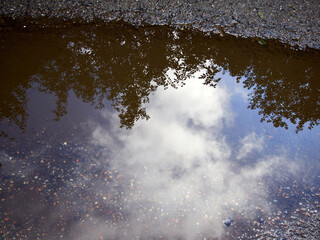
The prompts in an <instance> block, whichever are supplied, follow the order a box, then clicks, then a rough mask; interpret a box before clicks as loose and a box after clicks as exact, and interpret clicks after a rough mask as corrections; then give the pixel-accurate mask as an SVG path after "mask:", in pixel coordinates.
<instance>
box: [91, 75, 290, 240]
mask: <svg viewBox="0 0 320 240" xmlns="http://www.w3.org/2000/svg"><path fill="white" fill-rule="evenodd" d="M147 109H148V113H149V114H150V116H151V119H150V120H148V121H147V122H145V121H139V122H137V123H136V125H135V126H134V128H133V129H132V130H131V131H130V132H127V131H125V130H119V129H118V126H117V125H116V124H115V126H114V128H113V129H104V128H101V127H97V128H96V130H95V132H94V134H93V137H94V139H95V140H96V141H98V142H99V143H100V144H102V145H104V146H105V147H106V148H110V149H112V150H113V152H116V154H113V156H115V157H114V159H113V160H112V167H113V168H115V169H118V170H119V172H121V174H122V175H123V176H124V177H123V178H122V179H121V181H120V180H119V183H118V184H120V185H121V186H123V188H124V192H123V199H125V201H124V202H123V208H124V209H125V210H126V211H127V212H128V215H129V216H130V217H129V218H128V219H127V220H126V221H124V222H123V223H118V227H119V229H127V230H126V231H129V232H130V235H127V236H125V235H123V231H124V230H121V231H120V230H119V232H118V233H117V234H118V236H119V237H121V239H132V238H133V236H138V235H144V237H145V238H150V237H151V236H160V235H166V236H167V237H168V238H169V239H172V238H174V237H175V236H180V237H185V238H186V239H199V234H201V233H208V234H210V235H212V236H221V234H223V232H224V229H225V226H224V225H223V219H225V218H226V217H236V216H237V215H241V217H244V218H245V217H251V216H254V212H255V211H256V208H255V207H256V206H260V207H263V208H265V211H268V207H269V205H268V203H267V193H266V191H265V189H264V186H263V185H261V184H259V180H260V179H261V178H262V177H263V176H268V175H270V174H274V171H275V167H276V166H279V165H281V164H283V161H286V160H285V158H282V157H273V156H270V157H266V158H265V159H261V161H259V162H258V163H257V164H255V165H254V166H251V167H243V168H242V169H240V170H239V171H238V172H237V173H234V172H232V161H233V160H232V159H231V156H232V154H231V153H232V151H233V149H231V146H230V145H229V144H228V142H227V141H226V140H225V138H224V136H223V135H222V134H221V129H222V128H223V127H224V126H225V124H226V123H228V124H230V123H232V114H231V113H230V104H229V95H228V91H227V89H225V88H219V87H218V88H216V89H213V88H209V87H207V86H204V85H202V84H201V82H199V81H197V80H190V81H189V82H187V84H186V86H185V87H183V88H182V89H179V90H178V91H177V90H176V89H169V90H166V91H161V90H159V91H158V92H157V93H156V94H155V95H154V97H153V98H152V99H151V101H150V105H149V106H148V108H147ZM108 114H110V113H108ZM108 119H110V117H108ZM115 121H117V120H115ZM115 132H116V134H115ZM114 136H118V137H117V138H115V137H114ZM263 141H264V140H263V138H262V137H258V136H257V135H256V134H255V133H251V134H248V135H247V136H246V137H244V138H243V139H241V140H240V143H241V145H242V146H241V148H240V150H239V153H238V154H237V158H238V159H240V158H244V157H246V156H247V155H248V154H250V153H251V152H252V151H262V149H263ZM119 142H121V144H119ZM130 186H131V187H130ZM168 224H169V225H168ZM128 226H132V228H130V227H128ZM168 226H169V227H168ZM120 232H122V233H120ZM105 234H106V235H108V231H105Z"/></svg>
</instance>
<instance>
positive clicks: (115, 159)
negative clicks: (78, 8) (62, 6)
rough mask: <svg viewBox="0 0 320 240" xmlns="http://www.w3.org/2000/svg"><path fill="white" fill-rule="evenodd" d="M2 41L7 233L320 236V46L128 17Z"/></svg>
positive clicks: (10, 35)
mask: <svg viewBox="0 0 320 240" xmlns="http://www.w3.org/2000/svg"><path fill="white" fill-rule="evenodd" d="M0 39H1V50H0V51H1V54H0V63H1V64H0V71H1V78H2V80H1V83H2V87H1V89H0V113H1V115H0V127H1V136H0V139H1V144H0V162H1V168H0V177H1V182H0V201H1V204H0V216H1V219H0V222H1V225H0V234H1V235H0V236H1V238H2V239H71V240H73V239H319V237H320V232H319V229H320V228H319V226H320V216H319V211H320V204H319V202H320V162H319V159H320V158H319V156H320V146H319V145H320V143H319V136H320V131H319V130H320V129H319V126H318V124H319V119H320V115H319V113H320V111H319V89H320V86H319V76H320V72H319V71H320V69H319V67H318V66H319V65H320V55H319V52H318V51H316V50H309V51H293V50H291V49H290V48H289V47H287V46H283V45H281V44H279V43H277V42H276V41H275V42H272V41H271V42H270V43H269V44H267V45H261V43H259V42H258V41H257V40H256V39H238V38H235V37H231V36H229V37H220V36H216V35H210V34H205V33H203V32H200V31H190V30H184V29H177V28H171V27H167V26H162V27H160V26H144V27H133V26H131V25H128V24H126V23H124V22H116V23H111V24H108V25H104V24H89V25H81V26H74V25H69V26H65V27H64V28H57V29H54V28H50V29H48V28H44V29H41V28H37V27H34V28H33V29H31V28H30V29H26V28H22V29H5V30H3V31H1V32H0ZM195 43H197V44H195ZM200 43H201V44H200Z"/></svg>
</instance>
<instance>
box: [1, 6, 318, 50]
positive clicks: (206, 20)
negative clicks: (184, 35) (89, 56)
mask: <svg viewBox="0 0 320 240" xmlns="http://www.w3.org/2000/svg"><path fill="white" fill-rule="evenodd" d="M0 16H2V17H1V19H0V26H3V25H4V24H7V23H8V22H11V21H20V22H21V20H22V21H23V22H24V21H25V18H26V17H27V18H31V19H32V20H34V19H37V20H39V18H42V19H50V20H52V19H53V21H56V20H57V19H59V20H63V21H70V20H71V21H73V22H94V21H104V22H110V21H112V20H124V21H126V22H129V23H132V24H135V25H140V24H142V23H147V24H153V25H167V24H169V25H183V26H185V25H186V26H188V27H192V28H197V29H200V30H201V31H210V32H214V33H218V34H231V35H235V36H241V37H258V38H262V39H279V40H280V41H281V42H284V43H289V44H290V45H292V46H298V47H299V48H306V47H309V48H315V49H320V4H319V0H283V1H276V0H266V1H262V0H246V1H244V0H242V1H225V0H215V1H212V0H211V1H210V0H180V1H179V0H178V1H173V0H162V1H158V0H136V1H129V0H113V1H107V0H78V1H76V0H51V1H49V0H45V1H44V0H28V1H27V0H2V1H1V2H0Z"/></svg>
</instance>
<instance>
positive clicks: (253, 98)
mask: <svg viewBox="0 0 320 240" xmlns="http://www.w3.org/2000/svg"><path fill="white" fill-rule="evenodd" d="M1 34H2V37H1V39H2V45H3V46H2V50H1V51H2V53H1V75H2V79H3V80H2V86H4V87H2V90H1V101H0V104H1V120H2V121H3V120H5V119H6V120H8V121H10V122H12V123H15V124H16V125H18V126H20V128H22V129H24V128H25V125H26V119H27V116H28V113H27V110H26V108H27V92H26V91H27V89H28V88H30V87H32V86H35V85H36V86H38V89H39V90H40V91H42V92H46V93H52V94H54V95H56V96H57V98H58V99H57V103H56V104H57V106H56V109H55V114H56V119H57V120H58V119H59V118H60V117H62V116H64V115H65V114H66V111H67V110H66V108H67V98H68V95H69V93H70V91H73V92H74V93H75V94H76V96H77V97H78V98H80V99H82V100H83V101H84V102H88V103H91V104H92V105H93V106H95V107H96V108H99V109H101V108H103V100H104V99H108V100H111V101H112V104H113V107H114V108H115V109H116V110H117V111H118V112H119V117H120V120H121V125H122V126H125V127H127V128H131V127H132V126H133V124H134V122H135V121H136V120H138V119H139V118H146V119H147V118H148V114H147V112H146V109H145V107H144V104H145V103H147V102H148V100H149V95H150V94H151V93H152V92H154V91H155V90H156V89H157V88H158V87H159V86H164V87H168V86H173V87H178V86H183V84H184V83H183V81H184V80H185V79H187V78H188V77H189V76H190V75H191V74H193V73H194V72H195V71H196V70H197V69H201V68H206V70H207V71H206V72H205V74H204V76H202V77H203V78H204V82H205V84H208V85H212V86H215V85H216V83H217V82H218V81H219V79H218V78H216V77H215V76H216V74H217V72H219V71H222V70H223V71H225V70H228V71H229V72H230V74H231V75H232V76H237V77H238V79H239V81H241V80H243V82H244V87H245V88H248V89H251V95H250V98H249V108H251V109H259V114H261V115H262V120H267V121H270V122H273V124H274V126H276V127H278V126H282V127H286V128H287V127H288V124H287V120H289V121H290V122H292V123H293V124H296V128H297V131H299V130H302V129H303V127H304V125H305V124H307V125H308V127H309V128H312V127H314V126H315V125H318V124H319V112H320V111H319V81H318V78H319V75H320V72H319V71H320V70H319V67H318V66H319V64H320V60H319V53H318V52H316V53H303V52H302V53H301V52H298V53H295V52H293V51H290V50H285V49H280V50H279V49H270V48H269V49H268V48H265V47H262V46H259V45H258V44H256V43H251V42H250V41H248V40H235V39H233V38H230V39H219V38H217V37H211V38H209V37H206V36H204V35H203V34H202V33H199V32H192V33H190V32H188V31H178V30H176V31H172V30H171V29H169V28H166V27H146V28H143V29H142V28H138V29H135V28H133V27H130V26H126V25H122V24H113V25H110V26H108V27H106V26H88V27H85V28H75V29H74V28H71V29H67V30H65V31H62V32H58V33H57V34H49V33H46V32H45V33H34V32H33V33H28V32H20V33H16V32H9V33H7V32H3V33H1ZM17 34H18V35H17ZM20 38H22V39H23V41H21V40H20ZM170 69H174V70H175V71H174V74H175V75H176V78H174V80H168V78H167V77H166V73H167V71H168V70H170Z"/></svg>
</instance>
